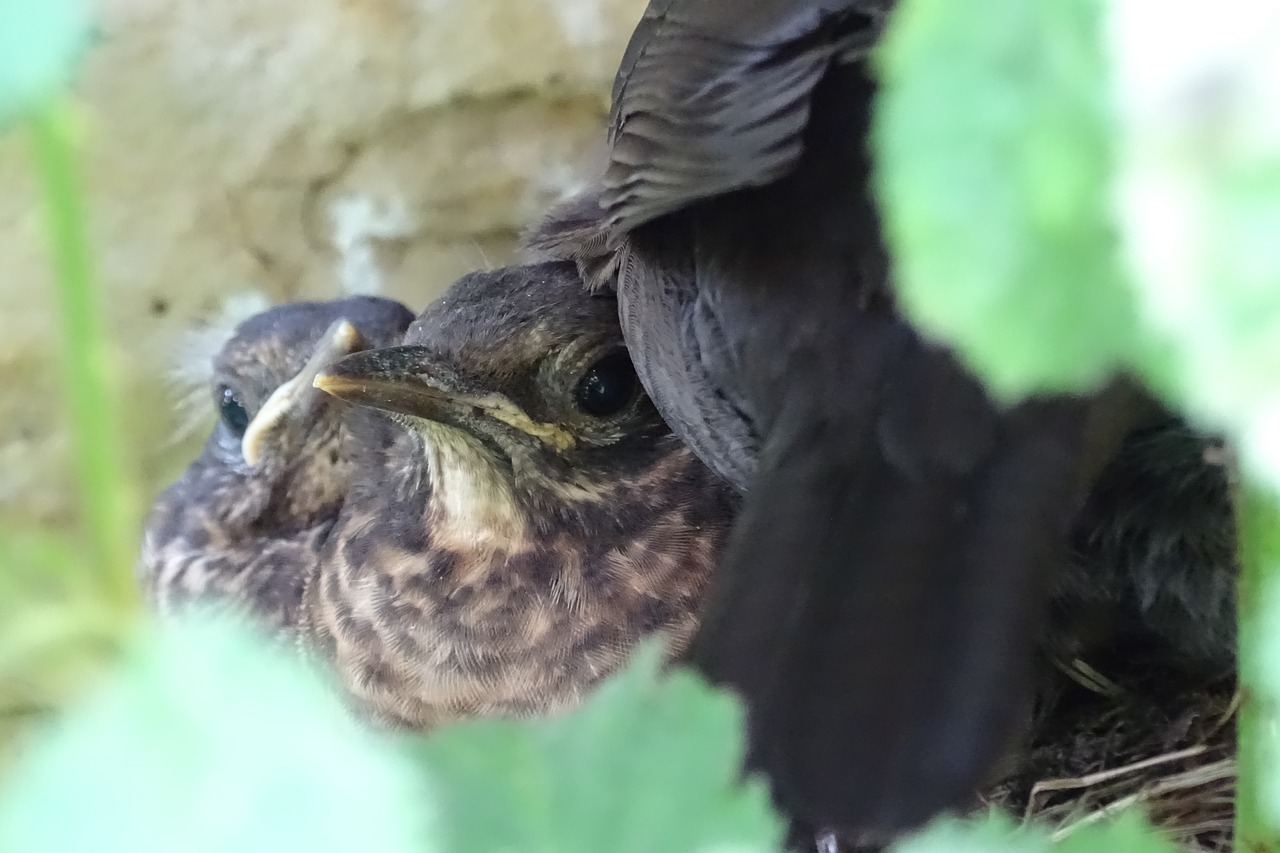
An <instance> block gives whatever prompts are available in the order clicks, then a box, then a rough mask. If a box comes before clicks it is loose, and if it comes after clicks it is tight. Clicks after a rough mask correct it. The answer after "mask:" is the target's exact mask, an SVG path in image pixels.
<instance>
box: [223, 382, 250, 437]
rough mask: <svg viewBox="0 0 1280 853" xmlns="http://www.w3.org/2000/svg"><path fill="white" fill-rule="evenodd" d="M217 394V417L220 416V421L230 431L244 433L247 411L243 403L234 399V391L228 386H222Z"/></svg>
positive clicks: (246, 424) (247, 423)
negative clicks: (220, 391)
mask: <svg viewBox="0 0 1280 853" xmlns="http://www.w3.org/2000/svg"><path fill="white" fill-rule="evenodd" d="M218 396H219V399H218V417H220V418H222V422H223V423H224V424H226V425H227V429H229V430H231V432H233V433H234V434H236V435H244V431H245V429H246V428H247V427H248V426H249V412H248V411H247V410H246V409H245V407H244V404H243V403H241V402H240V401H239V400H237V399H236V392H235V391H232V390H231V389H230V388H223V389H222V393H221V394H219V395H218Z"/></svg>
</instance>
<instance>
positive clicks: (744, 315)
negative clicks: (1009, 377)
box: [601, 0, 1123, 833]
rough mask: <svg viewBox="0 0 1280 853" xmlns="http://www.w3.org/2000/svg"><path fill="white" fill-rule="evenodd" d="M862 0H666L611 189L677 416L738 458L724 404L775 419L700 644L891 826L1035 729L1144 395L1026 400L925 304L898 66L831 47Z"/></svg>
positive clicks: (807, 801) (770, 743)
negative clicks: (992, 387)
mask: <svg viewBox="0 0 1280 853" xmlns="http://www.w3.org/2000/svg"><path fill="white" fill-rule="evenodd" d="M717 5H718V11H717ZM859 12H860V9H859V7H858V6H857V5H856V4H839V5H835V4H831V5H824V4H821V3H801V2H791V3H782V2H769V3H763V4H761V3H754V4H738V5H737V6H734V7H733V9H732V10H727V9H726V8H725V4H712V3H710V2H699V0H686V2H663V3H658V2H655V3H653V4H651V7H650V11H649V13H647V14H646V17H645V19H644V21H643V22H642V24H641V27H640V29H639V30H638V31H637V36H636V38H635V40H634V41H633V44H632V45H631V47H630V48H629V49H628V52H627V56H626V58H625V60H624V63H623V68H622V70H621V71H620V72H619V77H618V83H617V85H616V86H615V108H614V126H613V151H612V155H611V160H610V165H609V168H608V171H607V173H606V176H605V179H604V182H603V192H602V194H601V205H602V207H603V209H604V210H605V211H606V212H607V213H608V214H609V215H610V216H611V217H612V219H611V221H612V224H613V226H614V227H615V228H617V229H618V230H617V231H615V233H614V234H613V235H612V236H613V238H614V240H615V241H616V242H620V243H621V245H622V249H621V253H622V256H623V260H622V265H621V269H620V274H619V283H618V289H619V297H620V303H621V307H622V312H623V316H624V329H625V331H626V334H627V340H628V345H629V346H630V345H631V344H632V343H633V342H637V341H638V342H640V343H639V346H638V347H636V348H635V350H634V351H633V356H634V357H635V358H636V361H637V369H638V370H639V371H640V374H641V378H642V380H643V381H644V384H645V387H646V389H647V390H648V391H649V392H650V395H651V396H652V397H653V398H654V400H655V402H657V403H658V405H659V408H660V409H661V410H662V413H663V415H664V417H666V418H667V419H668V422H669V423H671V425H672V427H673V428H674V429H675V430H676V432H677V433H679V434H680V436H681V438H682V439H684V440H685V441H687V442H689V443H690V444H691V446H693V447H694V448H695V449H697V450H698V452H699V454H700V455H703V456H704V458H706V459H707V461H708V462H709V464H711V465H712V467H713V468H715V469H716V470H717V471H721V472H724V471H731V470H732V469H733V467H734V465H735V462H734V460H733V459H725V458H716V453H717V450H716V445H715V440H716V432H717V429H718V427H717V425H716V424H717V422H716V420H715V418H717V417H721V418H727V419H728V420H729V421H732V420H733V419H734V418H735V417H736V418H738V419H740V420H742V421H744V422H745V426H746V428H747V429H748V430H749V432H750V433H751V434H752V435H757V436H760V437H761V442H760V444H759V456H758V459H757V460H755V462H756V468H755V474H754V477H753V478H752V480H751V482H750V484H749V488H748V489H747V500H746V505H745V507H744V511H743V515H742V516H741V517H740V519H739V521H738V524H737V525H736V527H735V533H734V538H733V542H732V545H731V548H730V552H729V554H728V555H727V557H726V559H725V561H724V563H723V565H722V566H721V567H720V569H719V570H718V571H717V572H716V574H715V576H714V578H713V579H712V583H711V589H710V593H709V601H708V604H707V609H706V611H705V616H704V623H703V625H702V627H701V628H700V629H699V632H698V635H697V636H696V638H695V640H694V643H693V645H692V647H691V649H690V652H689V659H690V660H691V661H692V662H693V663H694V664H696V665H697V666H698V667H699V668H700V669H701V670H702V671H703V672H704V673H706V674H707V675H708V676H709V677H711V678H712V680H714V681H717V682H721V683H726V684H729V685H731V686H733V687H734V688H736V689H737V690H738V691H739V692H740V693H741V694H742V695H743V696H744V698H745V699H746V704H747V706H748V708H749V724H750V728H751V749H752V761H753V763H754V765H755V766H757V767H761V768H763V769H765V770H767V771H768V772H769V775H770V778H771V780H772V782H773V785H774V788H775V793H776V794H777V795H778V797H779V799H780V801H781V802H782V804H783V806H784V807H785V808H787V809H788V810H789V811H791V812H792V813H793V814H796V815H799V816H803V817H806V818H809V819H811V820H813V821H817V822H821V823H824V824H835V825H837V826H839V827H844V828H850V829H857V830H860V831H862V830H870V831H878V832H885V833H892V832H895V831H898V830H902V829H906V828H910V827H913V826H916V825H918V824H919V823H920V822H921V821H923V820H924V819H927V818H928V817H930V816H931V815H932V814H934V813H935V812H936V811H938V810H939V809H942V808H946V807H953V806H957V805H960V804H961V803H962V802H963V801H964V800H965V799H966V798H967V797H968V796H969V795H971V794H972V793H974V792H975V791H976V789H977V788H978V786H979V785H980V784H981V783H982V781H983V778H984V775H985V774H987V773H988V772H990V771H991V770H992V768H993V765H994V763H995V761H996V759H997V757H998V756H999V753H1000V751H1001V748H1002V746H1004V745H1006V744H1007V743H1008V739H1009V738H1010V736H1011V734H1012V733H1013V732H1014V730H1015V729H1016V727H1015V725H1014V722H1015V720H1016V719H1017V715H1018V713H1019V711H1020V709H1021V708H1022V707H1023V705H1022V702H1023V700H1024V699H1025V697H1026V696H1027V695H1028V692H1029V670H1030V665H1031V660H1032V655H1033V649H1034V646H1035V639H1036V637H1037V631H1038V622H1039V619H1040V614H1041V611H1042V609H1043V603H1044V598H1045V596H1044V592H1043V588H1042V587H1043V580H1044V577H1045V573H1047V572H1050V571H1053V570H1055V569H1056V568H1057V566H1058V564H1059V563H1060V561H1061V560H1063V559H1064V558H1065V548H1066V533H1067V526H1068V522H1069V519H1070V516H1071V514H1072V512H1073V511H1074V509H1075V507H1076V506H1077V504H1078V499H1079V496H1080V492H1081V488H1082V486H1087V485H1088V484H1089V483H1090V482H1091V481H1092V478H1093V476H1095V475H1096V473H1097V466H1096V465H1095V462H1096V460H1099V459H1105V458H1107V457H1108V456H1109V454H1110V453H1111V452H1112V451H1113V449H1114V446H1115V444H1116V443H1117V442H1116V441H1115V440H1114V439H1115V434H1116V431H1113V430H1110V429H1102V430H1101V431H1100V432H1099V431H1097V430H1094V429H1093V428H1092V426H1091V425H1092V424H1093V422H1094V420H1096V419H1100V420H1101V421H1102V422H1103V423H1110V422H1111V421H1112V420H1123V407H1120V409H1119V413H1115V412H1111V411H1108V412H1104V413H1103V414H1104V415H1105V416H1098V417H1097V418H1095V415H1094V412H1093V411H1092V405H1091V402H1092V401H1088V400H1079V399H1076V400H1072V399H1056V400H1045V401H1038V402H1034V403H1028V404H1026V405H1024V406H1021V407H1018V408H1015V409H1010V410H1004V409H1001V408H1000V407H998V406H996V405H995V404H994V403H993V402H992V401H991V400H990V399H989V398H988V397H987V396H986V394H985V392H984V391H983V389H982V386H981V383H980V382H979V381H978V380H977V379H976V378H975V377H973V376H972V375H971V374H969V372H968V371H967V370H965V369H964V368H963V367H962V366H961V365H960V364H959V363H958V362H957V361H956V359H955V358H954V357H953V356H952V355H951V354H950V353H948V352H947V351H945V350H944V349H943V348H941V347H938V346H933V345H930V344H927V343H926V342H925V341H923V340H922V339H920V338H919V337H918V336H917V335H916V334H915V332H914V331H913V330H912V329H911V327H910V326H909V324H907V323H906V322H905V321H904V320H903V319H902V318H900V317H899V316H898V315H897V313H896V310H895V308H894V305H893V294H892V292H891V289H890V288H889V287H888V286H887V284H886V281H887V278H888V275H887V266H888V264H887V260H886V258H885V256H884V249H883V246H882V245H881V242H880V227H879V222H878V218H877V214H876V211H875V207H874V204H873V203H872V201H871V198H870V189H869V186H868V184H869V180H870V163H869V158H868V157H867V153H866V150H865V149H866V139H867V135H868V125H869V120H870V114H871V109H872V103H873V96H874V86H873V84H872V81H871V80H870V78H869V76H868V75H867V73H866V69H865V67H864V64H863V63H861V62H849V63H845V62H833V61H832V59H833V58H837V57H839V56H841V55H843V54H845V53H847V52H848V51H850V50H852V49H853V48H852V47H851V45H852V44H853V43H854V42H855V41H856V39H857V37H858V34H859V32H860V30H859V26H860V25H859V24H858V23H857V21H856V18H857V16H858V13H859ZM735 16H737V17H736V18H735ZM757 34H759V35H757ZM695 202H696V203H695ZM673 235H675V236H673ZM622 237H625V240H621V239H619V238H622ZM682 277H687V278H688V280H687V281H684V282H683V287H685V288H688V287H692V290H693V293H694V298H692V299H690V298H687V297H685V296H682V295H681V293H682V290H681V284H680V282H679V281H677V282H676V284H675V285H673V280H676V279H681V278H682ZM690 281H691V282H692V284H691V285H690V284H689V282H690ZM646 338H648V339H646ZM654 338H657V339H656V340H655V339H654ZM695 344H696V345H695ZM690 374H693V376H694V378H695V379H696V378H698V377H699V376H701V377H702V379H701V381H699V382H698V383H697V384H694V385H690V384H689V377H690ZM1113 415H1114V418H1113ZM753 452H754V451H753ZM721 453H723V450H722V451H721Z"/></svg>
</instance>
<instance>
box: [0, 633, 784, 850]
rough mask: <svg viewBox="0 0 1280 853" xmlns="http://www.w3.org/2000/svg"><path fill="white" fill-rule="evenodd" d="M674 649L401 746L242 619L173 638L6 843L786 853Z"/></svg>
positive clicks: (28, 797)
mask: <svg viewBox="0 0 1280 853" xmlns="http://www.w3.org/2000/svg"><path fill="white" fill-rule="evenodd" d="M661 653H662V650H661V648H660V647H659V646H658V645H656V644H654V645H650V646H649V647H647V648H645V649H642V650H641V652H640V653H639V654H638V655H637V660H636V661H635V662H634V664H633V665H632V666H630V667H629V668H627V669H626V670H625V671H624V672H623V673H621V674H619V675H618V676H615V677H614V678H613V679H612V680H611V681H610V682H608V683H607V684H606V685H605V687H604V688H603V689H602V690H600V691H599V692H598V693H597V694H595V695H594V696H593V697H592V698H591V699H590V700H589V701H588V703H587V704H586V706H585V707H583V708H582V709H580V710H579V711H577V712H575V713H573V714H570V715H567V716H564V717H561V718H558V719H549V720H542V721H532V722H493V723H474V724H469V725H462V726H457V727H453V728H450V729H445V730H442V731H441V732H439V733H438V734H436V735H433V736H431V737H428V738H425V739H422V738H417V737H404V738H394V737H392V736H389V735H386V736H383V735H374V734H372V733H370V732H368V731H367V730H365V729H363V728H362V727H360V726H359V725H358V724H357V723H356V722H354V720H353V719H352V718H351V717H350V716H349V715H348V714H347V713H346V711H345V710H344V709H343V708H342V706H341V705H340V703H339V701H338V700H337V699H336V698H335V693H334V691H332V690H331V689H330V688H329V686H328V685H326V684H324V683H322V682H321V681H320V680H319V679H318V678H316V677H315V676H314V675H313V674H312V673H310V672H308V671H307V670H305V669H303V668H302V667H301V666H300V665H299V664H298V663H297V662H296V661H293V660H290V659H289V658H288V657H286V656H284V655H283V654H282V653H279V652H274V651H270V650H268V648H267V647H266V646H265V643H264V641H262V640H260V639H258V638H257V637H256V636H254V635H253V634H252V633H249V632H245V631H244V630H243V629H240V628H239V627H238V626H233V625H232V624H230V623H225V622H215V621H209V620H200V621H193V622H188V623H186V624H184V625H181V626H174V627H169V628H167V629H165V630H163V631H159V632H155V633H149V634H147V635H146V636H144V637H142V638H141V639H140V641H139V642H138V644H137V645H136V646H135V647H134V648H133V649H131V650H130V653H129V655H128V656H127V658H126V660H125V663H124V666H123V668H122V670H121V672H120V674H119V675H118V677H116V678H115V679H113V680H112V682H111V683H109V684H108V685H107V686H105V687H104V688H103V689H102V690H101V691H99V692H98V693H97V695H95V696H94V697H93V699H92V701H89V702H86V703H85V704H83V705H82V706H80V707H77V708H76V709H75V710H73V711H72V712H71V713H69V714H68V715H67V716H66V717H65V719H63V720H62V721H61V723H60V724H59V725H57V726H56V727H54V728H53V729H51V730H50V731H48V732H47V733H45V734H44V735H43V736H42V737H41V738H39V739H38V740H37V741H36V742H35V743H34V744H32V745H31V747H30V749H29V752H28V754H27V755H26V756H25V757H24V760H23V762H22V765H21V767H20V768H19V772H18V774H17V775H16V776H15V777H14V779H13V782H12V784H11V786H10V787H9V789H8V791H7V797H6V798H5V799H4V800H0V849H3V850H37V849H38V850H45V851H50V853H57V852H58V851H72V850H87V849H93V850H96V851H100V853H111V851H117V850H118V851H130V853H148V851H157V853H158V851H161V850H177V849H182V850H191V851H200V850H210V851H212V850H243V851H255V850H262V851H268V850H272V851H274V850H285V849H289V850H306V851H308V853H324V851H330V850H332V851H345V850H367V851H370V853H408V851H417V853H429V851H433V850H471V851H477V853H484V851H510V850H523V851H530V853H536V851H548V853H551V851H554V853H597V851H600V850H610V851H619V853H625V851H637V853H638V851H653V853H662V851H671V853H679V851H694V850H709V849H724V850H729V849H732V850H740V851H752V850H757V851H770V850H777V849H778V848H779V841H780V837H781V825H780V822H779V820H778V819H777V818H776V817H775V816H774V815H773V814H772V812H771V809H770V806H769V803H768V797H767V794H766V793H765V791H764V789H763V787H762V786H761V785H760V784H758V783H754V782H749V783H747V784H742V783H741V782H740V780H739V778H738V775H739V767H740V762H741V745H740V740H741V737H740V731H741V721H742V715H741V712H740V710H739V708H738V706H737V703H736V702H735V701H734V700H733V699H731V698H730V697H728V696H727V695H725V694H723V693H719V692H717V691H713V690H711V689H710V688H709V687H707V686H705V685H704V684H703V683H702V682H701V681H700V680H699V679H697V678H695V677H694V676H692V675H689V674H687V673H676V674H673V675H670V676H662V675H659V673H658V670H659V662H660V659H661ZM67 815H74V816H75V819H74V820H65V819H62V818H63V816H67Z"/></svg>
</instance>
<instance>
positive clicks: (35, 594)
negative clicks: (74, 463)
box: [0, 530, 133, 762]
mask: <svg viewBox="0 0 1280 853" xmlns="http://www.w3.org/2000/svg"><path fill="white" fill-rule="evenodd" d="M97 579H98V578H97V573H96V572H95V571H94V570H93V568H92V565H91V564H88V563H87V562H86V560H85V559H84V557H83V555H82V554H81V553H79V552H78V551H76V550H74V549H73V548H71V546H69V545H68V544H67V543H66V542H65V541H64V540H63V539H61V538H58V537H55V536H54V535H52V534H48V533H43V532H41V531H16V530H15V531H8V532H5V533H4V534H3V535H0V762H2V761H3V758H4V755H3V753H4V751H5V749H6V748H7V746H8V745H9V744H10V743H12V741H13V739H14V738H15V737H16V735H17V733H18V731H20V730H21V728H22V727H23V726H24V725H26V724H27V723H29V722H30V721H31V720H32V719H34V718H39V717H40V716H41V715H42V714H45V713H48V712H49V711H51V710H53V709H56V708H57V707H59V706H60V705H62V704H63V703H64V702H65V701H66V700H68V699H69V698H71V697H73V696H74V695H75V694H76V692H77V691H78V689H79V688H80V686H81V685H83V684H85V683H86V682H87V681H89V680H91V679H92V678H93V676H94V675H95V674H96V673H98V672H100V671H101V670H102V669H103V667H104V666H106V665H108V664H110V663H111V662H112V661H113V660H114V659H115V657H116V655H117V654H118V653H119V651H120V648H121V644H122V642H123V640H124V639H125V638H126V637H127V636H129V633H130V631H131V629H132V626H133V619H132V613H131V612H130V611H128V610H122V609H121V608H119V607H117V606H115V604H114V603H113V602H112V600H111V599H110V598H109V597H104V596H103V595H102V590H101V587H100V585H99V584H98V583H96V582H95V581H96V580H97Z"/></svg>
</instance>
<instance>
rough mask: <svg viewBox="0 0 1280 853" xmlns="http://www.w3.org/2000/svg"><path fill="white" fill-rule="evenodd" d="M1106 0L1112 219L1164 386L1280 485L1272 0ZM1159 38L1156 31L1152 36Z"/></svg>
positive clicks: (1277, 147) (1279, 74)
mask: <svg viewBox="0 0 1280 853" xmlns="http://www.w3.org/2000/svg"><path fill="white" fill-rule="evenodd" d="M1200 17H1201V16H1198V15H1183V14H1170V13H1169V11H1168V10H1167V9H1166V8H1165V7H1164V6H1163V5H1161V4H1159V3H1154V2H1150V0H1123V2H1117V3H1115V4H1114V6H1113V9H1112V16H1111V26H1110V32H1111V47H1112V52H1113V58H1114V65H1115V90H1116V101H1117V105H1118V114H1119V116H1120V122H1119V133H1118V143H1119V144H1118V153H1119V157H1118V164H1119V174H1118V179H1117V192H1116V196H1117V200H1118V202H1119V204H1118V211H1119V216H1118V223H1119V225H1120V226H1121V232H1122V234H1123V237H1124V250H1125V252H1124V259H1125V261H1126V263H1127V266H1128V270H1129V272H1130V274H1131V278H1132V281H1133V282H1134V284H1135V285H1136V293H1137V297H1138V306H1139V310H1140V312H1141V316H1142V318H1143V320H1144V322H1145V324H1146V325H1147V326H1149V327H1150V328H1151V329H1152V330H1153V331H1154V332H1155V333H1156V334H1158V335H1159V336H1161V338H1162V340H1163V341H1164V344H1165V346H1166V347H1167V348H1168V350H1169V352H1170V354H1171V355H1172V360H1171V363H1170V367H1169V370H1168V377H1167V378H1168V380H1169V383H1168V389H1169V390H1170V391H1172V392H1173V393H1174V394H1175V395H1176V398H1177V400H1178V401H1179V402H1180V403H1181V404H1182V406H1183V408H1185V409H1186V410H1188V411H1189V413H1191V414H1193V415H1195V416H1197V417H1198V418H1199V419H1200V420H1201V421H1205V422H1208V423H1210V424H1211V425H1213V426H1214V427H1215V428H1225V429H1226V430H1228V431H1229V432H1230V433H1231V434H1232V435H1233V436H1234V437H1235V438H1236V439H1237V441H1238V443H1239V447H1240V451H1241V456H1242V458H1243V461H1244V463H1245V464H1246V467H1248V468H1250V469H1251V470H1253V471H1255V472H1257V473H1258V474H1259V475H1260V476H1264V477H1266V478H1267V480H1268V482H1270V484H1271V485H1272V486H1273V487H1276V486H1280V373H1277V371H1276V365H1277V364H1280V251H1277V245H1278V241H1280V237H1278V236H1277V235H1280V52H1277V50H1276V44H1277V43H1280V6H1278V5H1277V4H1275V3H1261V2H1241V1H1240V0H1232V1H1231V2H1227V3H1226V4H1225V5H1224V6H1222V8H1220V9H1219V8H1217V7H1215V9H1214V13H1213V14H1212V15H1209V16H1207V17H1206V20H1197V19H1198V18H1200ZM1155 32H1158V33H1160V37H1159V38H1152V33H1155Z"/></svg>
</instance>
